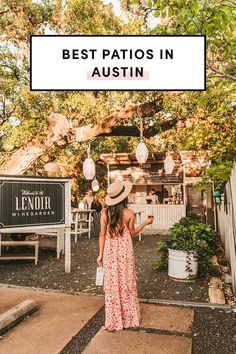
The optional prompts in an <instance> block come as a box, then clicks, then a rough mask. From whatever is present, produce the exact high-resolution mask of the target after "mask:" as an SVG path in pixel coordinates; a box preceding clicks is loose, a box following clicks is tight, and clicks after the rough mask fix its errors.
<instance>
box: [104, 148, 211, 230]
mask: <svg viewBox="0 0 236 354" xmlns="http://www.w3.org/2000/svg"><path fill="white" fill-rule="evenodd" d="M171 156H172V158H173V160H174V163H175V167H174V170H173V172H172V174H170V175H167V174H166V173H165V170H164V159H165V157H166V153H153V154H149V157H148V160H147V162H146V163H145V164H143V165H139V163H138V161H137V160H136V157H135V155H133V154H129V153H117V154H102V155H101V156H100V158H101V160H102V161H103V162H104V163H105V164H106V165H107V169H108V183H112V182H114V181H115V180H129V181H131V182H132V183H133V189H132V191H131V193H130V196H129V203H130V208H131V209H133V210H134V211H135V212H141V220H144V219H146V218H147V217H148V215H153V216H154V223H153V225H152V228H154V229H159V230H168V229H169V228H170V227H171V226H172V225H173V224H174V223H175V222H177V221H179V220H180V219H181V217H183V216H185V215H186V211H187V210H193V211H195V212H197V213H198V214H201V215H202V217H203V218H204V217H205V214H206V209H207V208H206V206H207V204H209V202H210V199H209V198H207V196H206V195H203V193H202V192H201V191H199V190H198V189H197V188H196V185H197V184H198V183H199V181H200V179H201V178H200V177H199V175H200V173H201V169H202V166H201V164H199V160H200V161H201V162H202V164H203V161H204V158H203V157H201V159H200V158H199V155H198V156H197V154H196V153H195V152H179V153H178V152H171ZM151 190H154V193H155V194H156V195H157V197H158V203H154V204H153V202H152V201H151V200H150V199H149V198H150V193H151ZM208 206H209V205H208ZM210 207H212V205H211V206H210Z"/></svg>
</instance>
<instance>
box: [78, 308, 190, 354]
mask: <svg viewBox="0 0 236 354" xmlns="http://www.w3.org/2000/svg"><path fill="white" fill-rule="evenodd" d="M141 315H142V320H141V323H140V329H139V330H138V331H137V332H136V331H135V332H134V331H132V330H125V331H118V332H107V331H104V330H100V331H99V332H98V333H97V334H96V336H95V337H94V338H93V339H92V341H91V342H90V344H89V345H88V346H87V348H86V349H85V350H84V352H83V354H121V353H122V354H191V349H192V339H191V338H189V337H186V336H185V335H190V334H191V328H192V323H193V317H194V310H193V309H188V308H180V307H175V306H160V305H154V304H141ZM150 330H152V331H154V333H148V331H149V332H150ZM163 331H167V332H168V334H167V335H166V334H163V333H162V332H163ZM158 332H159V333H158ZM172 332H173V333H172ZM176 332H178V333H181V334H182V336H177V335H176Z"/></svg>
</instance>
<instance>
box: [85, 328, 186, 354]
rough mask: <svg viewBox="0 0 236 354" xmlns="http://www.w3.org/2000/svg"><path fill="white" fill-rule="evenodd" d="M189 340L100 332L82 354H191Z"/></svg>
mask: <svg viewBox="0 0 236 354" xmlns="http://www.w3.org/2000/svg"><path fill="white" fill-rule="evenodd" d="M191 348H192V340H191V338H184V337H177V336H174V335H171V336H170V335H163V334H155V333H143V332H132V331H118V332H114V333H108V332H107V331H104V330H100V331H99V332H98V334H97V335H96V336H95V337H94V338H93V339H92V341H91V342H90V344H89V345H88V346H87V348H86V349H85V350H84V351H83V354H191Z"/></svg>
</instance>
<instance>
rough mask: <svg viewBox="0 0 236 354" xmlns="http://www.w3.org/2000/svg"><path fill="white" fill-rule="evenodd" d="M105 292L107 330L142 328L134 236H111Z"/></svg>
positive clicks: (105, 264)
mask: <svg viewBox="0 0 236 354" xmlns="http://www.w3.org/2000/svg"><path fill="white" fill-rule="evenodd" d="M103 269H104V284H103V288H104V291H105V326H104V328H105V329H108V330H111V331H113V330H121V329H123V328H128V327H137V326H139V321H140V308H139V301H138V294H137V284H136V279H137V277H136V273H135V260H134V252H133V243H132V238H131V235H130V232H129V230H128V228H127V227H126V226H125V228H124V231H123V234H122V235H117V236H113V237H111V236H110V234H109V232H107V235H106V241H105V246H104V254H103Z"/></svg>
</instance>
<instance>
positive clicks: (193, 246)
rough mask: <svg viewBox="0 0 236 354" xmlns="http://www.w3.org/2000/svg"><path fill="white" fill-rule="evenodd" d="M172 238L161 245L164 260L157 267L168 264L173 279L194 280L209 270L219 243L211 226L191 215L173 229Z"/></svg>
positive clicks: (167, 238) (170, 235) (168, 237)
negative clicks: (199, 274)
mask: <svg viewBox="0 0 236 354" xmlns="http://www.w3.org/2000/svg"><path fill="white" fill-rule="evenodd" d="M169 231H170V233H169V235H168V236H167V237H166V238H165V240H164V241H162V242H161V243H160V244H159V251H160V252H161V258H160V260H159V262H158V265H157V268H158V269H161V268H162V269H163V268H165V267H167V265H168V275H169V276H170V277H171V279H173V280H185V281H191V280H194V279H195V278H196V277H197V274H198V271H199V272H200V273H203V272H207V271H209V269H210V265H211V257H212V256H213V255H214V254H215V253H216V250H217V247H218V242H217V238H216V235H215V233H214V231H213V230H212V227H211V226H210V225H207V224H204V223H203V222H200V221H199V219H198V216H197V215H196V214H195V213H189V214H188V215H187V216H186V217H183V218H182V219H181V220H180V221H179V222H178V223H176V224H174V225H173V226H172V227H171V228H170V230H169Z"/></svg>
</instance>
